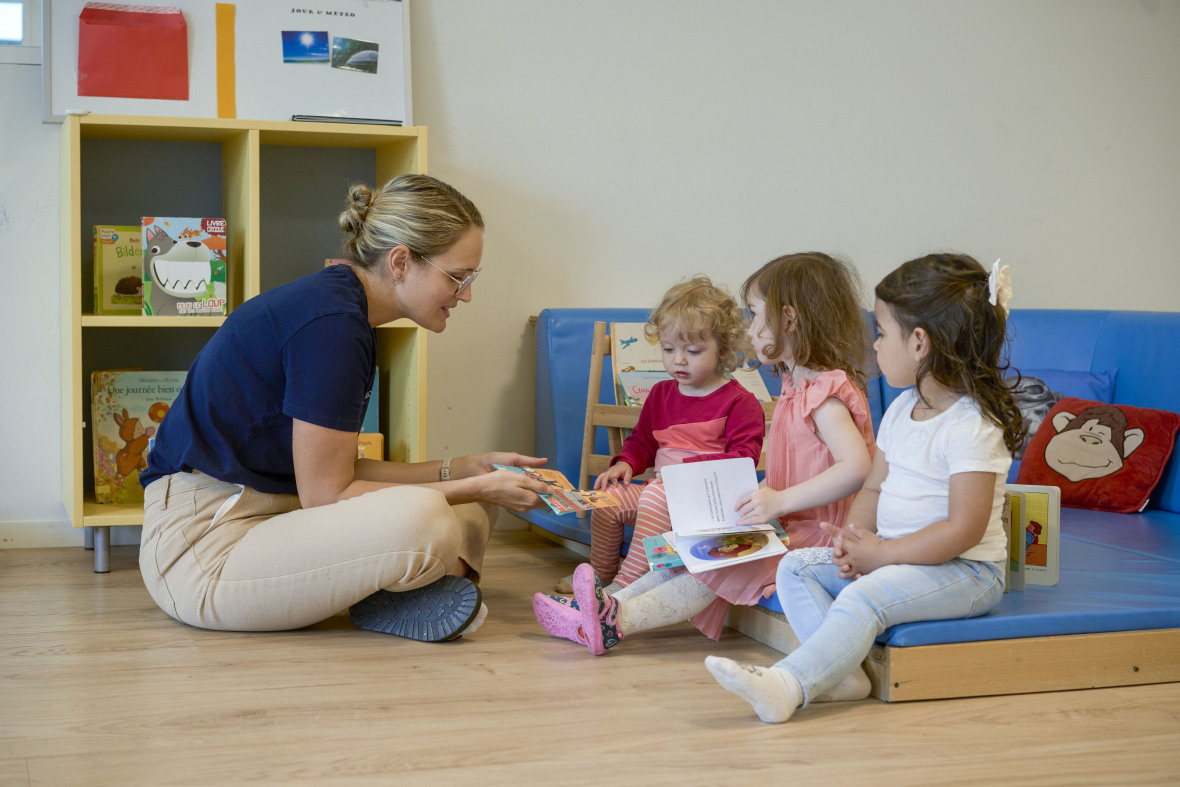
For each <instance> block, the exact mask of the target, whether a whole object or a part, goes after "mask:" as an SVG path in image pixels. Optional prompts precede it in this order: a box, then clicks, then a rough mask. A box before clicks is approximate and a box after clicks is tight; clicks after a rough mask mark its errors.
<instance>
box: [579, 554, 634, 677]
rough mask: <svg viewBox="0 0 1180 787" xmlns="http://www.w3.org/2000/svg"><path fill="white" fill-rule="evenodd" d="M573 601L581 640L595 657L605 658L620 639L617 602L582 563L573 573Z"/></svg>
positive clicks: (589, 567) (588, 566) (587, 565)
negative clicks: (579, 617) (576, 605)
mask: <svg viewBox="0 0 1180 787" xmlns="http://www.w3.org/2000/svg"><path fill="white" fill-rule="evenodd" d="M573 586H574V599H575V600H576V601H577V603H578V613H579V614H580V615H581V616H582V630H581V633H582V640H581V641H583V642H585V643H586V647H588V648H589V649H590V652H591V653H593V654H594V655H595V656H602V655H604V654H605V653H606V652H607V650H609V649H610V648H613V647H614V646H615V645H618V644H619V642H620V641H622V639H623V635H622V633H621V632H620V631H619V628H618V621H619V602H617V601H615V599H614V597H613V596H611V595H610V594H609V593H604V592H603V591H602V584H601V583H600V582H599V581H598V577H596V576H594V567H593V566H591V565H590V564H589V563H583V564H582V565H580V566H578V567H577V569H575V570H574V581H573Z"/></svg>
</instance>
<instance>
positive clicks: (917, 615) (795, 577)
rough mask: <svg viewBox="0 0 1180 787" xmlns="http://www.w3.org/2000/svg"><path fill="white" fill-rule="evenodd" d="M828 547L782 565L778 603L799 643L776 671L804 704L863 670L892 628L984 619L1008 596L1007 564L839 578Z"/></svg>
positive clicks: (957, 563)
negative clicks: (792, 681) (799, 690)
mask: <svg viewBox="0 0 1180 787" xmlns="http://www.w3.org/2000/svg"><path fill="white" fill-rule="evenodd" d="M831 558H832V550H831V549H830V548H825V547H814V548H809V549H799V550H796V551H794V552H788V553H787V555H786V556H785V557H784V558H783V559H782V562H781V563H779V568H778V576H777V579H776V582H777V585H778V590H777V592H778V598H779V602H780V603H781V604H782V605H783V610H784V611H785V612H786V615H787V621H788V622H789V623H790V624H791V628H792V629H794V631H795V636H797V637H798V638H799V641H800V642H801V643H802V644H801V645H800V646H799V647H798V648H796V649H795V651H794V652H792V653H791V654H790V655H788V656H787V657H786V658H784V659H783V660H782V661H780V662H778V663H777V664H775V666H776V667H781V668H782V669H785V670H787V671H788V672H790V673H791V674H792V675H794V676H795V678H796V679H798V681H799V683H801V684H802V685H803V704H804V705H806V704H807V702H808V701H809V699H810V698H811V697H818V696H819V695H821V694H823V693H824V692H825V691H827V690H828V689H830V688H832V687H833V686H835V685H836V684H837V683H839V682H840V681H841V680H842V679H843V678H844V676H846V675H848V674H849V673H850V672H852V670H853V669H856V668H858V667H859V666H860V663H861V662H862V661H864V659H865V657H866V656H868V654H869V650H871V649H872V647H873V641H874V640H875V639H876V638H877V637H878V636H879V635H880V634H881V632H883V631H884V630H885V629H887V628H889V627H890V626H895V625H897V624H899V623H913V622H914V621H918V620H952V619H956V618H973V617H977V616H979V615H983V614H985V613H987V612H988V611H989V610H991V608H992V607H994V606H995V605H996V604H998V603H999V601H1000V598H1001V597H1002V596H1003V594H1004V584H1003V579H1002V576H1003V575H1002V574H1001V571H1002V564H1001V563H990V562H986V561H979V560H963V559H961V558H956V559H954V560H952V561H950V562H949V563H942V564H940V565H937V566H914V565H896V566H885V567H883V568H879V569H877V570H876V571H874V572H872V573H871V574H866V575H865V576H863V577H861V578H860V579H855V580H850V579H840V577H839V569H838V568H837V567H836V566H835V565H833V564H832V559H831Z"/></svg>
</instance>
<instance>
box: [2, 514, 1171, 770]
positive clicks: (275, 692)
mask: <svg viewBox="0 0 1180 787" xmlns="http://www.w3.org/2000/svg"><path fill="white" fill-rule="evenodd" d="M92 561H93V555H92V553H90V552H86V551H84V550H82V549H80V548H78V549H38V550H6V551H0V784H3V785H26V784H27V785H71V784H83V785H108V784H109V785H128V784H144V785H167V784H217V785H223V784H224V785H230V784H252V783H270V784H301V783H302V784H316V785H328V784H354V783H372V784H427V783H429V784H513V785H516V784H555V785H591V784H611V785H616V784H680V785H723V784H741V785H760V784H805V783H815V784H817V785H820V784H822V785H824V787H827V786H828V785H840V784H870V785H889V784H907V785H909V784H986V785H995V784H1003V785H1011V784H1036V785H1039V786H1041V785H1079V784H1097V785H1124V784H1177V783H1180V684H1164V685H1157V686H1135V687H1128V688H1115V689H1099V690H1091V691H1075V692H1062V693H1056V694H1032V695H1021V696H1012V697H986V698H976V699H965V700H942V701H934V702H914V703H900V704H892V705H887V704H884V703H881V702H878V701H876V700H866V701H863V702H857V703H843V704H831V705H815V706H812V707H811V708H808V709H805V710H803V711H801V712H799V713H798V714H797V715H796V717H795V718H794V719H793V720H791V721H790V722H788V723H787V724H783V725H766V724H762V723H760V722H759V721H758V720H757V719H756V717H755V716H754V715H753V714H752V712H751V711H750V709H749V706H748V705H746V703H744V702H742V701H741V700H739V699H738V698H736V697H734V696H732V695H730V694H728V693H726V692H724V691H722V690H721V689H720V688H718V687H717V685H716V684H715V683H714V682H713V680H712V678H711V677H710V676H709V674H708V673H707V672H706V671H705V669H704V667H703V665H702V660H703V659H704V657H705V656H706V655H708V654H710V653H718V654H724V655H728V656H731V657H734V658H738V659H745V660H750V661H754V662H758V663H769V662H771V661H773V660H775V659H776V658H777V654H776V653H775V652H774V651H772V650H771V649H769V648H767V647H765V646H763V645H761V644H759V643H757V642H754V641H753V640H750V639H747V638H745V637H743V636H741V635H739V634H736V633H735V632H732V631H728V630H727V631H726V634H725V636H724V637H723V639H722V641H721V642H720V643H719V644H718V643H712V642H710V641H708V640H706V639H705V638H704V637H702V636H700V635H699V634H698V633H697V632H696V630H695V629H693V628H691V627H690V626H688V625H681V626H676V627H673V628H670V629H666V630H663V631H660V632H652V633H648V634H646V635H638V636H636V637H634V638H632V639H629V640H627V641H625V642H623V643H622V644H621V645H620V646H619V647H618V648H617V649H615V650H613V651H611V653H610V654H608V655H607V656H605V657H602V658H593V657H591V656H590V655H589V654H588V653H587V652H586V651H585V650H584V649H583V648H581V647H579V646H576V645H574V644H573V643H570V642H566V641H563V640H554V639H551V638H549V637H547V636H545V635H544V634H543V632H541V631H540V630H539V629H538V627H537V625H536V622H535V621H534V619H533V615H532V607H531V596H532V593H533V592H534V591H535V590H539V589H545V588H547V587H550V586H551V585H552V583H553V581H554V580H556V579H557V578H558V577H561V576H564V575H565V574H567V573H568V572H569V571H570V569H571V568H572V567H573V566H574V565H575V564H576V562H577V559H576V557H575V556H573V555H572V554H571V553H569V552H566V551H564V550H562V549H561V548H559V547H556V546H553V545H552V544H550V543H549V542H547V541H545V540H543V539H541V538H540V537H538V536H536V535H534V534H531V533H529V532H527V531H507V532H500V533H497V535H496V536H495V539H494V544H493V546H492V548H491V550H490V552H489V556H488V561H487V565H486V567H485V581H484V585H483V589H484V593H485V598H486V600H487V603H488V606H489V607H490V609H491V617H490V618H489V620H488V622H487V623H486V624H485V625H484V627H483V628H482V629H481V630H480V631H478V632H476V633H475V634H473V635H471V637H469V638H464V639H461V640H459V641H457V642H454V643H447V644H436V645H430V644H423V643H415V642H410V641H405V640H399V639H396V638H393V637H388V636H383V635H378V634H372V633H369V632H364V631H359V630H355V629H354V628H353V627H352V625H351V624H350V623H349V621H348V618H347V617H346V616H337V617H334V618H331V619H329V620H327V621H324V622H323V623H320V624H319V625H317V626H314V627H312V628H308V629H304V630H301V631H294V632H289V633H277V634H228V633H219V632H211V631H201V630H198V629H193V628H189V627H186V626H184V625H181V624H179V623H176V622H174V621H173V620H171V619H170V618H168V617H167V616H166V615H164V613H163V612H161V611H160V610H159V609H158V608H157V607H156V606H155V605H154V604H153V603H152V601H151V599H150V598H149V597H148V595H147V592H146V591H145V590H144V587H143V584H142V582H141V581H140V578H139V570H138V568H137V565H136V547H115V548H114V549H113V550H112V558H111V565H112V571H111V573H110V574H106V575H97V574H94V573H93V572H92V571H91V568H92V565H93V563H92ZM1044 668H1045V669H1052V668H1053V665H1052V664H1046V665H1044Z"/></svg>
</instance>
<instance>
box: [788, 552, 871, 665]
mask: <svg viewBox="0 0 1180 787" xmlns="http://www.w3.org/2000/svg"><path fill="white" fill-rule="evenodd" d="M851 581H852V580H848V579H840V576H839V569H837V568H836V566H834V565H833V564H832V549H831V547H810V548H807V549H796V550H792V551H790V552H788V553H787V554H786V555H784V556H783V559H782V560H780V561H779V564H778V573H777V574H776V575H775V583H774V584H775V593H776V594H777V595H778V600H779V604H781V605H782V608H783V612H784V613H785V614H786V616H787V622H788V623H790V624H791V630H792V631H794V632H795V636H796V637H798V638H799V641H800V642H806V641H807V640H808V639H809V638H810V637H811V635H812V634H814V633H815V631H816V629H818V628H819V627H820V624H821V623H823V622H824V618H825V617H827V614H828V609H829V608H830V607H831V606H832V601H833V600H834V599H835V598H836V596H838V595H840V591H841V590H843V589H844V587H845V586H847V585H848V584H849V582H851Z"/></svg>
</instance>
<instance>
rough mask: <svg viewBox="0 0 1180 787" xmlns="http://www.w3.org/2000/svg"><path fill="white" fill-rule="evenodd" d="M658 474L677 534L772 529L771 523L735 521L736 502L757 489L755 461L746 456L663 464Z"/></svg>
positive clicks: (727, 532) (691, 534)
mask: <svg viewBox="0 0 1180 787" xmlns="http://www.w3.org/2000/svg"><path fill="white" fill-rule="evenodd" d="M660 476H661V477H662V478H663V480H664V492H665V493H666V494H667V497H668V516H669V518H670V519H671V521H672V530H673V532H675V533H676V535H677V536H703V535H721V534H730V533H749V532H754V531H760V530H761V531H771V530H774V526H773V525H772V524H770V523H764V524H757V525H739V524H738V523H737V520H738V514H737V511H736V507H737V501H738V500H739V499H741V498H742V497H744V496H745V495H748V494H749V493H751V492H753V491H754V490H756V489H757V488H758V474H757V472H756V471H755V470H754V460H753V459H750V458H749V457H741V458H740V459H713V460H711V461H708V462H685V463H683V464H678V465H666V466H665V467H664V468H663V469H662V470H661V471H660Z"/></svg>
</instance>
